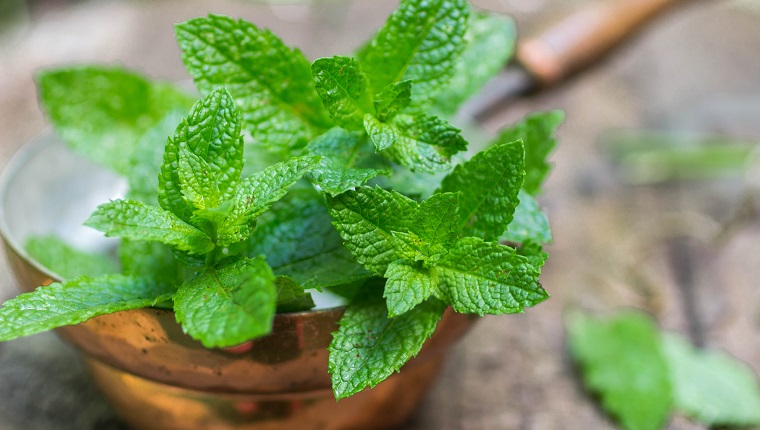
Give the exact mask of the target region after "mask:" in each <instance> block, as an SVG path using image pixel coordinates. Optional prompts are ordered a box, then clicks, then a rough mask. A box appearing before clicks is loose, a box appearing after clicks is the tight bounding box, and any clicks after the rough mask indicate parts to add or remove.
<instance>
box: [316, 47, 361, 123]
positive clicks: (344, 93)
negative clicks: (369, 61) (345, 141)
mask: <svg viewBox="0 0 760 430" xmlns="http://www.w3.org/2000/svg"><path fill="white" fill-rule="evenodd" d="M311 73H312V75H314V82H315V84H316V89H317V92H318V93H319V96H320V97H322V102H323V103H324V105H325V108H326V109H327V111H328V112H330V117H331V118H332V119H333V120H334V121H335V123H336V124H338V125H340V126H341V127H345V128H347V129H350V130H361V129H362V127H363V123H364V115H365V114H367V113H374V109H373V106H372V96H371V94H370V93H369V89H368V83H367V79H366V77H365V76H364V73H363V72H362V71H361V67H359V63H358V62H357V61H356V60H355V59H353V58H350V57H338V56H336V57H332V58H320V59H318V60H316V61H314V63H313V64H312V65H311Z"/></svg>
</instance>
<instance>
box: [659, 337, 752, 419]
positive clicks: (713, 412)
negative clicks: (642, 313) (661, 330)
mask: <svg viewBox="0 0 760 430" xmlns="http://www.w3.org/2000/svg"><path fill="white" fill-rule="evenodd" d="M663 342H664V343H663V346H664V352H665V359H666V360H667V362H668V365H669V368H670V374H671V380H672V383H673V391H674V397H675V406H676V408H678V409H679V410H681V411H683V412H684V413H685V414H686V415H688V416H690V417H692V418H694V419H695V420H697V421H699V422H701V423H704V424H707V425H708V426H710V427H714V426H732V427H733V426H741V427H745V426H758V425H760V387H759V386H758V379H757V375H755V372H754V371H753V370H752V368H750V367H749V366H747V365H746V364H744V363H742V362H740V361H738V360H736V359H735V358H733V357H731V356H729V355H727V354H723V353H720V352H709V351H698V350H695V349H694V348H693V347H692V346H691V345H690V344H689V343H688V342H687V341H686V340H685V339H683V338H682V337H680V336H676V335H673V334H670V335H665V336H663Z"/></svg>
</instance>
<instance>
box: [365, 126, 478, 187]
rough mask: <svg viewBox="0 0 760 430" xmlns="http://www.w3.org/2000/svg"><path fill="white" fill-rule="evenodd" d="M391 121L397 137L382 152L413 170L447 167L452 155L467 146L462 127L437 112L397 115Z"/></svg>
mask: <svg viewBox="0 0 760 430" xmlns="http://www.w3.org/2000/svg"><path fill="white" fill-rule="evenodd" d="M389 124H391V125H392V126H393V127H394V129H395V130H394V132H395V133H396V135H397V140H396V142H395V143H393V144H392V145H391V146H390V147H388V148H387V149H385V150H383V151H382V152H381V154H382V155H383V156H385V157H387V158H388V159H389V160H391V161H394V162H396V163H398V164H401V165H402V166H406V167H408V168H409V169H411V170H421V171H423V172H429V173H434V172H438V171H442V170H446V169H448V168H449V160H450V159H451V156H452V155H453V154H456V153H457V152H459V151H463V150H465V149H467V141H466V140H464V138H463V137H462V135H461V134H460V130H459V129H458V128H456V127H454V126H452V125H451V124H449V123H448V122H446V121H445V120H444V119H442V118H439V117H437V116H432V115H420V116H410V115H398V116H397V117H395V118H394V119H393V122H392V123H389ZM375 146H376V147H377V144H376V145H375Z"/></svg>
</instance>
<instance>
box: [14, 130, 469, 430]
mask: <svg viewBox="0 0 760 430" xmlns="http://www.w3.org/2000/svg"><path fill="white" fill-rule="evenodd" d="M125 189H126V184H125V182H124V180H123V179H121V178H119V177H118V176H115V175H114V174H112V173H110V172H108V171H106V170H103V169H102V168H100V167H98V166H96V165H94V164H92V163H91V162H89V161H87V160H85V159H83V158H82V157H80V156H78V155H76V154H74V153H72V152H71V151H69V150H68V148H67V147H66V146H65V145H63V144H62V143H61V142H60V141H58V140H57V139H55V138H53V137H51V136H48V137H43V138H39V139H37V140H36V141H34V142H32V143H30V144H28V145H26V146H25V147H24V148H22V150H21V151H19V152H18V153H17V154H16V155H15V156H14V157H13V159H12V160H11V161H10V163H9V165H8V166H7V167H6V170H5V172H4V174H3V176H2V178H1V179H0V235H2V238H3V241H4V244H5V248H6V254H7V256H8V260H9V262H10V266H11V268H12V270H13V273H14V274H15V276H16V279H17V280H18V283H19V286H20V289H22V290H23V291H32V290H34V289H35V288H36V287H37V286H40V285H47V284H49V283H50V282H53V281H57V280H59V279H60V277H59V276H58V275H57V274H55V273H52V272H51V271H49V270H48V269H46V268H44V267H43V266H42V265H40V264H39V263H38V262H36V261H34V260H33V259H32V258H30V256H29V255H28V254H27V253H26V252H25V251H24V249H23V247H22V244H23V243H24V240H25V238H26V237H27V236H29V235H32V234H50V233H53V234H56V235H58V236H60V237H62V238H64V239H66V240H67V241H68V242H69V243H71V244H72V245H75V246H77V247H79V248H81V249H87V250H108V249H111V248H113V247H115V246H116V244H117V242H116V241H115V240H114V239H107V238H104V237H102V235H101V234H100V233H98V232H96V231H94V230H91V229H88V228H86V227H83V226H82V222H83V221H84V220H85V219H86V218H87V217H88V216H89V214H90V213H91V212H92V211H93V210H94V209H95V207H96V206H97V205H98V204H100V203H102V202H104V201H107V200H108V199H113V198H117V197H119V196H121V195H122V194H123V192H124V191H125ZM342 314H343V308H341V307H337V308H328V309H321V310H315V311H309V312H299V313H289V314H279V315H277V316H276V317H275V320H274V326H273V331H272V334H270V335H269V336H267V337H264V338H261V339H257V340H255V341H254V342H253V343H252V345H250V346H251V347H250V348H244V349H243V350H240V349H238V350H237V351H236V350H234V349H233V350H223V349H207V348H204V347H203V346H202V345H201V344H200V342H197V341H195V340H193V339H192V338H190V337H189V336H187V335H185V334H184V333H183V331H182V328H181V327H180V326H179V325H178V324H177V322H176V320H175V317H174V313H173V312H171V311H167V310H161V309H153V308H147V309H140V310H133V311H124V312H118V313H115V314H111V315H104V316H100V317H97V318H93V319H91V320H89V321H87V322H85V323H83V324H79V325H77V326H71V327H64V328H61V329H58V330H57V333H58V334H59V335H60V336H62V337H63V338H64V339H65V340H67V341H69V342H70V343H72V344H74V345H76V346H77V347H78V348H80V349H81V350H82V351H83V352H84V353H85V357H86V360H87V363H88V365H89V367H90V369H91V371H92V373H93V375H94V376H95V379H96V382H97V384H98V385H99V387H100V388H101V390H102V391H103V392H104V393H105V395H106V396H107V397H108V398H109V400H110V401H111V403H112V404H113V405H114V407H115V408H116V410H117V413H118V414H119V415H120V416H121V418H122V419H123V420H124V421H126V422H127V423H129V424H130V425H132V426H133V427H134V428H139V429H182V430H193V429H252V430H254V429H255V430H263V429H267V430H268V429H272V430H274V429H323V430H339V429H340V430H342V429H386V428H394V427H396V426H398V425H399V424H400V423H402V422H403V421H404V420H406V418H407V417H408V416H409V415H410V414H411V413H412V411H413V410H414V408H415V406H416V405H417V404H418V403H419V401H420V400H421V399H422V397H423V396H424V394H425V392H426V391H427V390H428V388H429V386H430V384H431V382H432V380H433V378H434V377H435V375H436V374H437V373H438V370H439V368H440V366H441V364H442V360H443V356H444V355H443V353H444V351H445V350H446V349H448V348H449V347H450V346H452V345H453V344H454V343H455V342H456V341H457V340H458V339H459V338H461V336H462V335H464V333H465V332H467V331H468V330H469V328H470V327H471V326H472V324H473V323H474V321H475V320H474V319H473V318H472V317H469V316H465V315H460V314H456V313H453V312H451V310H448V311H447V312H446V314H445V315H444V317H443V320H442V321H441V322H440V323H439V325H438V329H437V331H436V333H435V335H434V336H433V337H432V339H430V340H429V341H428V342H427V343H426V345H425V347H424V348H423V349H422V351H421V352H420V354H419V355H418V356H417V357H416V358H414V359H412V360H411V361H410V362H409V363H408V364H407V365H406V366H404V368H403V369H402V371H401V372H400V373H397V374H394V375H393V376H391V377H390V378H388V379H387V380H386V381H384V382H383V383H381V384H380V385H378V386H377V387H375V388H374V389H371V390H365V391H364V392H362V393H359V394H357V395H355V396H353V397H351V398H348V399H345V400H342V401H340V402H336V401H335V399H334V398H333V395H332V391H331V388H330V387H331V385H330V377H329V375H328V373H327V346H328V345H329V343H330V340H331V338H332V335H331V333H332V332H334V331H335V330H337V328H338V325H337V322H338V320H339V319H340V317H341V315H342Z"/></svg>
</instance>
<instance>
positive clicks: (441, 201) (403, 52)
mask: <svg viewBox="0 0 760 430" xmlns="http://www.w3.org/2000/svg"><path fill="white" fill-rule="evenodd" d="M176 33H177V39H178V42H179V46H180V48H181V50H182V58H183V60H184V62H185V65H186V67H187V69H188V71H189V73H190V75H191V76H192V77H193V80H194V82H195V84H196V86H197V88H198V91H199V93H200V95H201V97H200V100H198V101H196V102H195V103H194V104H193V103H192V100H193V97H191V96H189V95H187V94H185V93H184V92H183V91H181V90H178V89H177V88H175V87H173V86H171V85H169V84H164V83H156V82H152V81H150V80H148V79H145V78H143V77H141V76H139V75H138V74H136V73H133V72H129V71H125V70H121V69H115V68H104V67H77V68H69V69H63V70H56V71H50V72H45V73H43V74H42V75H40V78H39V87H40V98H41V101H42V105H43V107H44V109H45V110H46V112H47V113H48V117H49V118H50V120H51V122H52V123H53V125H54V127H55V129H56V130H57V131H58V133H59V135H60V136H61V138H62V139H63V140H64V141H66V142H67V143H68V144H69V145H70V146H71V147H72V149H74V150H76V151H78V152H80V153H82V154H84V155H86V156H88V157H90V158H92V159H94V160H95V161H98V162H100V163H101V164H103V165H104V166H106V167H108V168H111V169H112V170H114V171H115V172H117V173H120V174H122V175H123V176H124V177H125V178H126V179H127V181H128V184H129V191H128V193H127V194H126V196H125V198H123V199H119V200H113V201H110V202H106V203H104V204H102V205H101V206H99V207H98V208H97V210H96V211H95V212H94V213H93V214H92V215H91V216H90V218H89V219H88V220H86V222H85V223H86V225H88V226H90V227H93V228H95V229H98V230H100V231H102V232H104V233H105V234H106V236H115V237H119V238H120V239H121V242H120V246H119V250H118V253H117V256H118V260H119V261H118V264H117V262H116V261H113V260H110V259H109V257H108V256H102V255H91V254H86V253H82V252H78V251H76V250H74V249H72V248H71V247H69V246H67V245H66V244H65V243H62V242H61V241H60V240H59V239H56V238H51V237H34V238H30V239H29V242H28V244H27V246H28V251H29V253H30V254H31V255H32V256H33V257H34V258H37V259H38V260H39V261H40V262H41V263H43V264H44V265H46V266H47V267H48V268H49V269H50V270H51V271H52V272H54V273H56V274H57V275H58V276H59V277H60V278H61V280H62V282H60V283H55V284H53V285H50V286H47V287H40V288H39V289H37V290H36V291H34V292H32V293H28V294H22V295H21V296H19V297H17V298H15V299H12V300H10V301H8V302H6V303H5V304H4V305H3V307H2V308H0V323H1V324H0V340H8V339H13V338H15V337H19V336H24V335H28V334H32V333H36V332H39V331H44V330H49V329H52V328H55V327H59V326H62V325H67V324H77V323H80V322H82V321H85V320H87V319H89V318H92V317H95V316H98V315H102V314H105V313H110V312H117V311H121V310H127V309H136V308H141V307H146V306H161V307H166V308H170V309H173V310H174V312H175V314H176V318H177V321H178V322H179V323H180V324H181V325H182V327H183V329H184V330H185V332H186V333H188V334H189V335H190V336H192V337H193V338H195V339H198V340H199V341H200V342H202V343H203V345H205V346H206V347H209V348H215V347H229V346H234V345H237V344H240V343H242V342H245V341H248V340H251V339H255V338H257V337H261V336H265V335H267V334H268V333H269V332H270V331H271V326H272V319H273V318H274V315H275V314H276V313H277V312H297V311H304V310H308V309H311V308H313V307H314V301H313V299H312V296H311V292H312V291H324V290H328V291H332V292H334V293H337V294H339V295H342V296H344V297H347V298H349V300H350V302H349V304H348V305H347V307H346V311H345V315H344V316H343V318H342V319H341V321H340V329H339V330H338V331H337V332H336V333H334V338H333V342H332V344H331V345H330V348H329V350H330V357H329V371H330V373H331V375H332V380H333V388H334V392H335V396H336V398H338V399H341V398H344V397H348V396H350V395H352V394H355V393H357V392H359V391H361V390H363V389H365V388H367V387H373V386H375V385H376V384H378V383H379V382H381V381H382V380H384V379H385V378H386V377H388V376H389V375H391V374H392V373H393V372H395V371H397V370H399V369H400V368H401V366H403V365H404V363H406V362H407V360H409V359H410V358H411V357H412V356H414V355H416V354H417V353H418V352H419V351H420V349H421V348H422V346H423V344H424V343H425V341H426V340H427V339H428V338H429V337H430V336H431V335H432V334H433V333H434V331H435V328H436V325H437V322H438V321H439V320H440V318H441V317H442V315H443V313H444V311H445V310H446V309H447V308H449V307H450V308H452V309H453V310H454V311H456V312H460V313H467V314H477V315H484V314H508V313H517V312H523V311H524V309H525V308H526V307H530V306H533V305H536V304H538V303H540V302H541V301H543V300H545V299H546V298H547V297H548V294H547V293H546V291H545V290H544V289H543V288H542V287H541V284H540V283H539V280H538V277H539V275H540V272H541V267H542V266H543V264H544V262H545V261H546V258H547V255H546V254H545V253H543V252H542V245H543V244H545V243H548V242H550V241H551V233H550V230H549V224H548V221H547V219H546V216H545V215H544V214H543V213H542V212H541V210H540V208H539V205H538V203H537V201H536V200H535V196H536V195H537V194H538V193H539V191H540V186H541V183H542V181H543V180H544V178H545V176H546V174H547V172H548V170H549V166H548V164H547V162H546V157H547V156H548V154H549V152H550V151H551V149H552V148H553V147H554V145H555V141H554V138H553V134H554V131H555V129H556V127H557V126H558V125H559V123H560V122H561V121H562V118H563V116H562V114H561V113H560V112H548V113H538V114H534V115H532V116H530V117H529V118H527V119H526V120H525V121H523V122H521V123H519V124H517V125H515V126H514V127H510V128H507V129H505V130H503V131H502V132H501V133H500V136H499V137H498V138H497V139H496V140H494V141H493V142H491V143H490V144H484V145H481V146H483V147H484V148H485V149H483V150H482V151H481V152H478V153H475V152H476V151H472V150H471V149H470V150H468V147H469V144H468V141H467V139H466V138H465V136H464V135H463V133H462V132H461V131H460V130H459V129H458V128H457V127H455V126H454V125H452V124H451V123H450V122H449V120H448V118H449V116H450V115H451V114H453V113H455V112H456V109H457V107H458V106H459V105H460V104H461V103H462V102H463V101H464V100H465V99H467V98H468V97H469V96H471V95H473V94H475V93H476V92H477V91H478V90H479V88H480V87H481V85H482V84H484V83H485V82H486V81H487V80H488V78H489V77H490V76H492V75H493V74H495V73H496V72H498V70H499V69H500V67H501V66H502V65H503V64H504V62H506V61H507V59H508V57H509V56H510V55H511V53H512V51H513V45H514V26H513V25H512V24H511V22H510V21H509V20H507V19H506V18H500V17H494V16H489V15H486V14H482V13H471V11H470V9H469V6H468V5H467V3H466V2H465V1H464V0H456V1H444V0H433V1H428V2H418V1H413V0H403V1H402V2H401V4H400V6H399V9H398V10H397V11H396V12H394V13H393V14H392V15H391V17H390V18H389V19H388V21H387V23H386V24H385V26H384V27H382V28H381V29H380V30H379V31H378V32H377V34H376V35H375V36H374V37H373V38H372V39H371V40H369V41H368V42H366V43H365V44H363V45H362V47H361V48H360V49H359V51H358V54H357V55H356V56H355V57H349V56H332V57H324V58H320V59H317V60H315V61H314V62H309V60H307V59H306V57H305V56H304V55H303V54H302V53H301V52H300V51H299V50H297V49H292V48H290V47H288V46H286V45H285V44H284V43H283V42H282V41H281V40H280V39H279V38H278V37H277V36H275V35H274V34H272V33H271V32H269V31H268V30H262V29H259V28H258V27H256V26H255V25H253V24H251V23H248V22H245V21H242V20H236V19H232V18H229V17H225V16H219V15H209V16H208V17H201V18H195V19H191V20H189V21H187V22H184V23H181V24H178V25H177V26H176ZM483 53H488V55H487V56H484V55H483ZM93 88H96V89H97V91H93ZM473 154H474V155H473Z"/></svg>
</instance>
